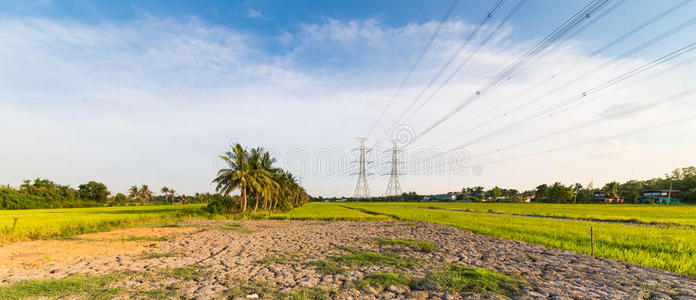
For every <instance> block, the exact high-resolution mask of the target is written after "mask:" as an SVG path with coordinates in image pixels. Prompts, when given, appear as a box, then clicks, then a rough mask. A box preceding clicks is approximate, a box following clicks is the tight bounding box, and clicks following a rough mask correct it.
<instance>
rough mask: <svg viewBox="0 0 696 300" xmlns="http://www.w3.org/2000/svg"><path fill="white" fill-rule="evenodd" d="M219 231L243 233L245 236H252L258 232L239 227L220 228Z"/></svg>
mask: <svg viewBox="0 0 696 300" xmlns="http://www.w3.org/2000/svg"><path fill="white" fill-rule="evenodd" d="M219 229H220V230H224V231H232V232H237V233H243V234H251V233H254V232H256V231H255V230H253V229H244V228H239V227H220V228H219Z"/></svg>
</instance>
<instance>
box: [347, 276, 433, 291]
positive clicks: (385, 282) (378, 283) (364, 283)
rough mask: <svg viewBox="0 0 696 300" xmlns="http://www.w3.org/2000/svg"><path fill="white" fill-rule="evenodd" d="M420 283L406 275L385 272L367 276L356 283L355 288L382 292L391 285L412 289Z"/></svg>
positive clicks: (419, 280) (420, 281)
mask: <svg viewBox="0 0 696 300" xmlns="http://www.w3.org/2000/svg"><path fill="white" fill-rule="evenodd" d="M422 282H423V280H422V279H418V278H414V277H412V276H410V275H408V274H403V273H394V272H386V273H373V274H368V275H366V276H365V277H363V278H362V279H361V280H359V281H358V282H356V284H355V286H356V287H358V288H359V289H363V290H364V289H367V288H368V287H372V288H376V289H379V290H384V289H385V288H387V287H389V286H391V285H393V286H397V287H410V288H413V287H415V286H417V285H419V284H421V283H422Z"/></svg>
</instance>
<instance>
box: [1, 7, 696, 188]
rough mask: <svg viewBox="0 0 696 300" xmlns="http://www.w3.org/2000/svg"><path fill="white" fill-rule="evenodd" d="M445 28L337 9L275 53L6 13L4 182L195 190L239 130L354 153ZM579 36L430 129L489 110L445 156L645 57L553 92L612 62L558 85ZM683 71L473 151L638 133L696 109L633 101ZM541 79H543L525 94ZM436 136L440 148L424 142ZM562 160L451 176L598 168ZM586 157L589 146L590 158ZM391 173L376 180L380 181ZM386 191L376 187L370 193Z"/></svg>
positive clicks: (452, 126)
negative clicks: (338, 16)
mask: <svg viewBox="0 0 696 300" xmlns="http://www.w3.org/2000/svg"><path fill="white" fill-rule="evenodd" d="M259 14H260V12H259ZM436 26H437V24H436V23H435V22H428V23H424V24H408V25H406V26H401V27H389V26H386V25H384V24H382V23H381V22H379V20H376V19H368V20H353V21H339V20H333V19H327V20H325V21H324V22H322V23H319V24H303V25H302V26H300V29H299V31H296V32H283V33H281V34H280V35H279V36H278V37H277V38H278V40H279V41H280V42H281V44H282V46H283V47H285V48H284V49H283V50H284V51H281V52H280V53H279V54H270V53H268V52H265V51H264V50H262V49H264V47H262V46H263V43H264V42H263V39H262V38H258V37H256V36H254V35H253V34H250V33H247V32H241V31H238V30H235V29H231V28H225V27H219V26H212V25H209V24H206V23H204V22H201V21H200V20H198V19H196V18H191V19H186V20H171V19H158V18H153V17H144V18H142V19H138V20H134V21H130V22H124V23H119V24H115V23H100V24H84V23H78V22H70V21H58V20H48V19H0V64H1V65H2V66H3V68H2V69H0V135H1V136H3V144H2V145H0V157H2V158H3V159H2V161H0V165H2V166H3V172H0V183H5V182H7V183H13V184H16V183H18V182H20V181H21V179H23V178H30V177H36V176H41V177H50V178H53V179H55V180H56V181H59V182H65V183H70V184H73V185H76V184H79V183H81V182H84V181H87V180H90V179H95V178H96V179H100V180H103V181H105V182H107V183H108V184H109V185H110V186H112V187H113V188H114V189H115V190H117V191H123V190H125V189H126V188H127V187H128V186H129V185H132V184H143V183H145V184H150V185H152V186H158V185H163V184H167V185H169V186H174V187H175V188H177V189H178V190H180V191H182V192H186V193H192V192H196V191H201V190H205V189H210V186H209V182H210V178H211V176H212V174H214V171H215V165H214V164H213V161H214V157H215V155H216V153H217V150H218V149H220V148H221V147H224V145H225V144H227V143H228V142H229V141H230V140H238V141H240V142H242V143H244V144H247V145H253V146H255V145H263V146H266V147H269V148H273V149H278V151H280V152H281V153H287V151H288V150H290V149H294V148H301V149H304V150H305V151H306V152H307V153H310V154H311V153H313V152H314V151H315V150H316V149H320V148H332V149H333V148H340V149H346V151H348V149H350V148H353V147H354V146H355V145H354V144H355V140H354V139H353V137H354V136H359V135H364V134H365V132H366V131H367V129H368V127H369V126H370V125H371V122H374V119H375V118H376V117H377V115H378V113H379V112H380V111H381V109H382V108H383V106H384V105H386V103H387V101H388V99H389V97H390V96H391V95H392V94H393V92H394V89H395V88H396V86H397V85H398V84H399V83H400V81H401V80H402V78H403V76H404V73H405V71H406V70H408V68H410V66H411V64H412V62H413V60H414V59H415V58H416V57H417V55H418V53H419V51H420V50H421V49H422V48H423V47H424V46H425V42H426V41H427V39H428V37H429V36H430V35H431V34H432V32H433V31H434V30H435V28H436ZM470 29H471V25H469V24H467V23H466V22H463V21H460V20H454V21H451V22H449V23H447V24H444V26H443V27H442V29H441V34H440V37H439V38H438V39H437V40H436V41H435V43H434V44H433V46H432V48H431V51H430V52H429V53H428V55H426V57H425V58H424V60H423V61H422V63H421V67H420V68H418V69H417V70H416V72H415V73H414V75H413V78H412V80H411V81H410V82H409V85H407V86H406V87H405V89H404V90H403V92H402V97H400V98H399V99H398V100H397V101H396V102H395V104H394V105H393V107H392V108H391V109H390V110H389V112H388V114H387V115H386V117H385V120H384V122H382V123H381V124H380V126H378V129H377V132H378V133H381V132H382V131H384V130H385V129H386V127H387V125H389V124H390V122H392V121H393V120H395V119H396V117H398V115H399V114H400V112H401V111H402V110H403V109H405V108H406V107H407V106H408V104H409V102H410V101H411V99H413V97H414V96H415V95H416V94H418V93H419V92H420V89H421V88H422V87H423V86H424V85H425V84H426V83H427V81H428V80H429V79H430V78H431V77H432V76H433V74H434V72H435V71H436V70H437V69H438V68H439V67H440V65H441V64H442V63H443V62H444V61H445V60H446V59H447V58H448V57H449V55H450V54H451V52H452V51H453V50H454V49H456V47H457V46H458V44H459V42H460V40H461V39H462V37H463V36H465V34H466V33H467V32H468V31H469V30H470ZM486 30H490V29H486ZM513 33H514V28H512V27H510V26H507V27H504V30H502V31H501V32H500V33H499V34H498V35H497V37H496V39H494V42H492V43H491V44H490V45H488V46H486V47H483V48H482V49H481V51H480V52H479V53H477V54H476V55H475V56H474V58H473V59H472V61H470V62H469V63H468V64H467V65H466V66H465V68H464V69H463V71H462V72H461V74H458V75H457V76H456V77H455V79H454V80H453V82H452V83H451V84H450V85H448V86H447V87H446V88H444V89H443V90H442V91H441V92H440V93H439V94H438V95H437V96H436V97H434V98H433V99H432V100H431V102H430V103H429V104H428V105H426V106H424V107H423V108H422V109H421V111H420V112H419V113H418V114H417V115H415V116H414V118H413V119H412V120H411V122H410V124H411V125H413V127H414V128H416V129H418V130H420V129H422V128H424V127H425V126H427V125H429V124H430V123H431V122H432V121H433V120H436V119H437V118H438V117H440V116H442V114H443V113H444V112H445V111H447V110H448V109H451V108H452V107H453V106H455V105H456V104H457V103H459V102H460V101H462V99H463V96H462V95H467V94H469V93H471V92H472V91H473V90H475V89H476V88H477V87H478V86H480V84H481V83H482V82H484V81H485V80H486V79H487V78H489V77H490V76H491V75H493V74H495V73H496V72H498V71H499V70H501V69H502V68H503V67H504V66H505V65H506V64H507V63H509V62H510V61H512V60H513V59H515V58H516V57H517V56H519V55H520V54H521V51H522V50H524V49H525V48H526V47H527V46H529V45H530V44H532V43H533V42H534V41H521V42H517V43H514V44H511V43H509V42H507V41H506V40H505V37H507V36H508V35H511V34H513ZM583 46H584V45H583V44H582V43H580V42H578V41H571V42H569V43H568V44H564V45H560V46H558V47H557V48H556V49H555V50H554V51H553V52H552V53H550V54H549V55H548V56H546V57H545V58H543V59H541V60H538V61H534V62H533V63H531V64H530V65H528V66H525V68H523V69H522V72H520V74H519V75H518V76H515V77H514V78H511V79H510V80H507V81H506V82H504V83H502V84H501V85H500V86H499V87H497V88H496V89H495V90H493V91H492V92H491V94H490V95H489V96H487V97H486V98H483V99H482V100H481V101H478V102H476V103H475V104H473V105H472V106H471V107H468V108H467V109H466V110H464V111H462V112H461V113H460V114H458V115H457V116H456V117H454V118H453V119H452V120H450V121H448V122H447V123H445V124H443V126H442V127H441V128H439V129H438V130H436V131H434V132H433V136H437V135H440V134H443V133H445V132H447V131H455V130H456V131H461V130H462V128H469V127H472V126H473V125H474V124H477V122H478V121H483V120H487V119H491V121H490V122H486V123H485V124H484V125H483V126H482V127H481V128H480V129H477V130H475V131H473V132H471V133H470V134H466V135H463V136H462V137H459V138H457V139H455V140H451V141H449V140H446V142H445V143H444V144H442V145H440V146H439V147H440V148H441V149H443V150H446V149H449V147H453V146H456V145H458V144H462V143H463V142H466V141H468V140H470V139H472V138H475V137H477V136H479V135H482V134H485V133H487V132H489V131H490V130H494V129H496V128H498V127H500V126H502V125H505V124H506V123H508V122H512V121H514V120H517V118H520V117H522V116H524V115H525V114H528V113H532V112H535V111H537V110H539V109H542V108H544V107H546V106H548V105H551V104H553V103H554V102H557V101H560V100H563V99H565V98H567V97H569V96H572V95H575V94H576V93H577V92H578V91H580V90H581V89H582V88H583V87H587V86H592V85H596V84H599V83H601V82H603V81H606V80H608V79H610V78H612V77H613V76H616V75H618V74H621V73H622V72H625V71H626V70H628V69H630V68H631V67H632V66H635V65H637V64H641V63H644V62H646V61H647V59H644V58H643V59H640V58H638V59H636V58H634V59H626V60H624V61H621V62H620V63H617V64H614V65H612V66H613V67H612V68H607V69H606V70H602V71H601V72H598V73H596V74H593V76H590V77H589V78H587V79H584V80H582V81H581V82H572V83H571V84H569V85H568V87H567V88H564V89H562V90H559V91H556V92H554V93H549V94H546V93H547V92H549V91H550V90H552V89H553V88H554V87H555V86H556V85H559V84H561V83H563V82H565V81H568V80H571V79H573V78H574V77H575V76H577V75H579V74H582V73H583V72H587V71H588V70H591V69H592V68H594V67H596V66H598V65H601V64H602V63H603V62H605V61H607V59H608V58H603V57H595V58H590V59H587V60H586V61H585V62H584V63H583V64H582V65H581V66H580V67H578V68H576V69H573V70H572V71H571V72H569V73H564V74H563V75H562V76H558V77H556V78H554V79H553V80H548V78H549V77H550V76H551V75H553V74H556V73H557V72H558V71H559V70H562V69H564V68H565V67H566V66H567V65H571V64H572V62H574V61H582V60H585V59H586V57H585V56H584V49H583ZM467 51H468V50H467ZM466 54H467V53H466V52H465V53H464V54H463V55H466ZM559 61H560V62H563V63H562V64H559V63H558V62H559ZM688 72H690V73H688ZM688 74H692V75H693V71H689V70H683V71H680V72H675V73H672V74H670V75H669V76H668V77H664V78H662V77H660V78H655V79H651V80H649V81H645V83H643V84H641V85H637V86H636V85H633V86H631V88H630V89H622V90H619V91H616V92H614V93H611V94H607V95H604V96H601V97H596V98H592V100H594V101H588V102H587V103H584V104H583V105H579V106H577V107H573V109H572V110H569V111H567V112H565V113H559V115H558V116H555V117H551V118H547V119H544V120H543V121H541V122H539V123H537V124H533V125H530V126H528V127H525V128H524V129H523V130H520V131H517V132H515V133H514V134H512V135H503V136H500V137H496V138H494V139H491V140H488V141H485V142H482V143H479V144H476V145H473V146H471V147H468V148H470V149H469V150H470V151H471V152H472V154H474V155H475V154H476V153H482V152H487V151H489V150H490V149H495V148H498V147H501V146H505V145H508V144H511V143H515V142H517V141H521V140H525V139H529V138H533V137H536V136H539V135H543V134H544V133H548V131H549V128H554V129H561V128H565V127H568V126H571V125H572V124H576V123H580V122H586V121H587V120H590V119H594V118H597V117H599V116H603V115H604V116H606V114H607V113H612V112H614V113H615V111H616V110H619V111H622V112H626V111H640V112H641V113H640V114H638V115H632V114H625V116H624V118H622V119H621V120H615V121H612V122H609V123H607V124H606V125H602V126H600V127H599V128H593V127H588V128H587V129H583V130H578V131H574V132H572V133H569V134H567V135H561V136H559V137H554V138H553V139H548V140H545V141H543V142H539V143H531V144H529V145H526V146H525V147H520V148H515V149H514V150H511V151H503V152H501V153H500V154H497V155H496V156H495V157H490V158H491V159H498V158H504V157H508V156H515V155H519V154H523V153H527V152H533V151H538V149H540V148H541V149H543V148H547V147H554V146H558V145H564V144H569V143H572V142H574V141H577V140H580V139H588V138H592V137H596V136H598V135H601V134H604V133H605V132H606V133H610V132H614V131H620V130H625V129H630V128H631V127H633V126H636V125H638V124H644V123H645V120H648V119H651V120H652V119H659V118H661V116H670V117H674V118H676V117H679V116H684V115H685V114H687V113H688V112H689V111H693V110H694V108H695V107H694V106H693V103H694V102H693V101H691V102H689V101H683V102H680V103H670V104H669V105H660V106H659V109H658V108H655V109H653V108H651V109H636V108H635V107H636V106H635V105H636V104H635V103H641V102H639V101H644V100H649V99H653V98H654V97H658V96H664V95H667V94H671V93H674V92H677V91H679V89H682V88H684V87H685V86H688V84H689V81H688V78H692V77H689V76H688ZM543 80H547V81H548V82H549V83H548V84H546V85H541V86H540V87H539V88H537V89H534V90H531V91H530V92H527V93H525V94H520V92H521V91H523V90H526V89H527V87H529V86H531V85H533V84H536V83H537V82H540V81H543ZM537 95H545V96H544V97H538V100H536V101H535V102H533V104H529V105H522V106H520V107H519V109H516V110H513V111H509V114H508V115H506V116H504V117H500V116H496V115H495V114H491V115H486V116H484V117H482V118H481V119H480V120H478V121H477V122H471V121H470V119H471V118H472V117H473V116H476V115H478V114H480V113H481V112H484V111H487V110H488V109H490V108H492V107H494V106H495V105H496V104H497V103H500V102H502V101H503V100H505V99H513V101H511V102H510V104H509V105H506V106H505V107H507V108H510V107H514V106H516V105H521V104H522V103H524V102H525V101H528V100H533V99H535V97H536V96H537ZM588 100H590V99H588ZM636 101H638V102H636ZM641 105H642V104H641ZM641 107H643V106H641ZM651 107H652V106H651ZM619 108H621V109H619ZM495 112H496V113H499V112H508V111H506V109H500V110H497V111H495ZM489 116H490V118H489ZM472 123H473V124H472ZM685 130H688V129H679V130H677V131H676V132H673V133H671V134H672V135H671V137H675V136H679V134H682V135H683V134H685ZM687 132H688V131H687ZM666 137H670V135H667V136H666ZM647 139H648V138H646V140H647ZM435 140H438V139H435ZM619 142H621V141H619ZM634 144H635V145H636V146H635V147H634V148H625V147H624V148H622V147H616V149H619V150H621V149H624V150H621V151H619V150H616V151H613V152H612V153H619V152H621V153H626V151H629V150H630V151H634V150H635V149H644V148H645V147H650V145H646V144H645V143H642V142H635V143H634ZM427 145H433V143H424V145H423V146H427ZM631 145H632V144H631ZM589 148H592V147H589ZM694 148H695V147H694V145H693V144H692V143H689V144H688V145H686V146H682V147H680V148H675V149H674V150H673V151H674V153H672V154H671V155H672V156H671V159H670V160H669V163H666V165H668V166H666V167H665V168H667V169H669V168H672V167H677V166H681V165H679V164H681V163H683V161H685V160H684V159H681V160H680V157H684V156H685V153H689V151H691V152H693V151H694V150H695V149H694ZM626 149H628V150H626ZM589 151H592V150H591V149H590V150H589ZM622 151H623V152H622ZM376 152H377V151H375V153H376ZM598 153H600V154H598V155H599V156H602V154H601V152H598ZM641 153H643V152H641ZM645 153H648V152H645ZM648 154H650V153H648ZM648 154H645V155H648ZM554 155H557V156H558V159H548V160H547V159H544V160H542V161H544V162H548V163H550V162H554V163H556V164H557V165H558V166H559V167H558V168H556V169H550V170H549V172H546V173H539V174H536V173H535V174H533V175H530V176H517V177H514V176H512V175H509V174H506V172H508V170H510V169H516V170H527V172H532V173H534V172H535V171H534V170H537V169H539V168H538V166H536V165H537V164H538V163H539V162H540V160H535V159H530V160H517V161H511V162H510V163H506V164H501V165H499V166H491V167H486V168H485V169H484V172H483V174H484V175H482V176H473V177H472V176H468V177H461V176H459V177H455V178H453V183H452V185H453V186H459V185H462V184H466V185H473V184H484V185H494V184H498V185H504V186H512V187H516V188H519V189H522V188H524V187H529V186H531V185H534V184H536V183H539V182H538V181H543V180H546V181H549V180H551V181H554V180H553V179H549V178H554V176H556V175H557V174H559V172H560V171H559V170H558V169H560V168H561V167H560V166H563V165H564V164H568V166H567V169H564V170H563V172H564V174H574V175H577V176H580V175H578V174H582V173H581V172H579V171H578V172H574V170H580V169H581V168H584V167H588V166H586V165H582V166H579V165H578V164H571V163H568V161H569V160H570V159H572V158H573V157H575V156H574V155H575V153H572V152H570V153H566V154H564V153H558V154H554ZM310 156H311V155H310ZM589 156H590V157H592V154H589ZM599 156H597V157H593V158H595V159H592V160H590V161H588V162H586V164H587V165H594V166H596V167H597V168H600V169H601V168H605V169H604V171H607V172H609V171H611V172H621V170H616V169H608V168H606V167H603V164H606V160H607V159H610V160H615V161H617V160H618V161H621V160H623V159H625V158H622V156H617V155H614V156H612V157H610V158H609V157H607V156H606V155H604V158H602V159H600V158H601V157H599ZM587 157H588V155H587V153H586V154H585V155H584V156H583V158H584V159H586V158H587ZM283 161H284V158H281V162H283ZM646 161H647V160H646ZM481 162H482V161H475V160H472V162H471V163H472V164H476V163H481ZM658 163H659V162H655V163H649V164H658ZM503 166H504V167H503ZM649 167H650V168H651V170H654V169H655V168H656V166H654V165H650V166H649ZM549 168H550V167H549ZM663 171H664V172H666V171H668V170H663ZM553 172H556V173H553ZM515 174H517V173H515ZM627 175H630V174H627ZM656 175H657V174H656ZM302 176H303V178H304V179H305V180H304V183H305V184H306V185H307V186H308V187H309V188H310V189H311V191H312V192H316V193H322V194H332V195H333V194H349V193H350V191H351V189H352V182H351V180H332V179H330V180H328V181H329V182H331V181H336V182H339V183H340V184H338V185H330V184H326V182H327V180H326V179H319V178H318V177H320V176H318V175H317V174H311V173H307V174H302ZM380 180H381V179H380ZM442 180H443V179H442V177H441V176H435V177H431V178H427V177H415V178H408V177H406V178H405V179H404V182H408V183H409V184H410V185H404V188H405V189H409V190H410V189H413V190H417V191H419V192H428V193H432V192H438V191H442V190H443V189H446V188H447V185H445V184H442ZM447 180H449V179H447ZM582 180H584V179H583V178H580V179H578V181H582ZM381 181H384V180H381ZM381 181H379V180H377V179H375V185H377V183H378V182H380V184H381ZM585 181H589V180H585ZM384 185H386V184H384ZM382 188H383V187H382V186H381V185H380V186H373V190H375V191H380V190H382Z"/></svg>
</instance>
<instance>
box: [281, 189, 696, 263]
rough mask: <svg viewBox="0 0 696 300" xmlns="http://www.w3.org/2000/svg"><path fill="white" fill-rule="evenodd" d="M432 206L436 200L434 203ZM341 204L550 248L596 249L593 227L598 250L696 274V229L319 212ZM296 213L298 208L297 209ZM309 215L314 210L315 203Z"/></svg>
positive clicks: (418, 211)
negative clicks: (591, 240)
mask: <svg viewBox="0 0 696 300" xmlns="http://www.w3.org/2000/svg"><path fill="white" fill-rule="evenodd" d="M428 204H429V205H431V204H433V203H428ZM337 207H342V208H354V209H359V210H358V211H359V212H370V213H373V214H381V215H385V216H390V217H392V218H396V219H401V220H411V221H427V222H433V223H439V224H444V225H450V226H454V227H457V228H460V229H465V230H470V231H472V232H475V233H480V234H485V235H489V236H494V237H500V238H506V239H514V240H520V241H524V242H528V243H532V244H539V245H544V246H546V247H549V248H556V249H565V250H571V251H575V252H579V253H584V254H590V251H591V247H590V244H591V242H590V226H593V227H594V232H595V255H597V256H600V257H605V258H611V259H616V260H622V261H627V262H631V263H636V264H641V265H644V266H649V267H655V268H660V269H664V270H669V271H673V272H678V273H683V274H688V275H696V229H694V228H693V227H686V226H649V225H636V224H622V223H605V222H585V221H577V220H559V219H548V218H530V217H524V216H509V215H500V214H490V213H471V212H458V211H450V210H440V209H427V208H423V207H418V205H415V204H410V203H340V204H339V203H316V204H314V206H312V208H314V209H316V210H315V211H316V213H317V216H318V217H319V218H321V219H325V218H327V217H330V215H327V214H330V213H331V212H332V211H341V212H343V211H342V210H339V209H338V208H337ZM291 213H292V211H291ZM303 215H304V216H305V217H308V216H310V215H311V211H310V208H309V207H308V208H305V209H304V210H303Z"/></svg>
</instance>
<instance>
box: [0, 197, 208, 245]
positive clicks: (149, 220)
mask: <svg viewBox="0 0 696 300" xmlns="http://www.w3.org/2000/svg"><path fill="white" fill-rule="evenodd" d="M201 206H202V204H188V205H152V206H122V207H91V208H65V209H28V210H0V245H3V244H7V243H10V242H15V241H22V240H35V239H49V238H62V237H69V236H73V235H78V234H83V233H89V232H99V231H109V230H113V229H119V228H126V227H133V226H138V225H154V224H162V223H166V222H174V221H178V220H181V219H184V218H189V217H193V216H196V214H197V213H198V211H199V210H198V208H200V207H201Z"/></svg>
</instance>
